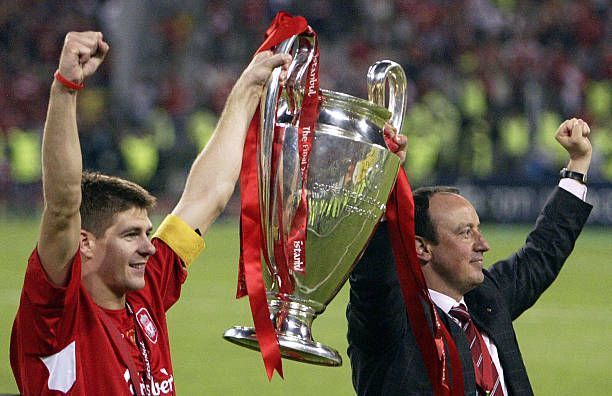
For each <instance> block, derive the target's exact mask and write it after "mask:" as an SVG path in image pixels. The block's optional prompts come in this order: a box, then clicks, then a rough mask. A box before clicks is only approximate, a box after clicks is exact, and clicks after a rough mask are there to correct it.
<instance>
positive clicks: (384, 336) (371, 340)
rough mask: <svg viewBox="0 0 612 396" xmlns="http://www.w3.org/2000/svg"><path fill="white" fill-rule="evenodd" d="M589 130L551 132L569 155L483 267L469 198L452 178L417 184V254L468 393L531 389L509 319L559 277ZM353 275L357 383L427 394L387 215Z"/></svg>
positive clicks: (577, 125)
mask: <svg viewBox="0 0 612 396" xmlns="http://www.w3.org/2000/svg"><path fill="white" fill-rule="evenodd" d="M589 133H590V130H589V127H588V125H587V124H586V123H585V122H584V121H582V120H577V119H571V120H567V121H565V122H564V123H563V124H561V126H560V127H559V129H558V130H557V133H556V136H555V137H556V139H557V141H558V142H559V143H560V144H561V145H562V146H563V147H564V148H565V149H566V150H567V152H568V153H569V157H570V160H569V163H568V165H567V168H564V169H563V171H562V172H561V181H560V182H559V186H558V187H557V188H556V189H555V190H554V192H553V193H552V194H551V196H550V197H549V199H548V201H547V202H546V205H545V206H544V208H543V210H542V212H541V214H540V216H539V217H538V219H537V222H536V226H535V229H534V230H533V231H532V232H531V233H530V234H529V235H528V237H527V241H526V243H525V245H524V246H523V247H522V248H521V249H520V250H519V251H518V252H516V253H514V254H513V255H512V256H510V257H509V258H507V259H506V260H503V261H500V262H497V263H495V264H494V265H493V266H492V267H491V268H489V269H488V270H487V269H484V268H483V255H484V253H485V252H486V251H488V250H489V245H488V243H487V241H486V240H485V238H484V236H483V235H482V233H481V231H480V229H479V219H478V215H477V213H476V211H475V209H474V207H473V206H472V205H471V204H470V203H469V202H468V201H467V200H466V199H465V198H463V197H462V196H461V195H459V192H458V190H456V189H453V188H448V187H429V188H421V189H417V190H415V191H414V201H415V233H416V238H415V246H416V252H417V257H418V259H419V262H420V264H421V268H422V270H423V275H424V276H425V280H426V282H427V287H428V289H429V293H430V296H431V299H432V301H433V302H434V303H435V305H436V307H437V309H438V313H439V315H440V318H441V321H442V322H443V323H444V325H445V326H446V327H447V328H448V330H449V332H450V333H451V335H452V337H453V339H454V341H455V344H456V346H457V349H458V351H459V355H460V358H461V366H462V370H463V380H464V390H465V394H466V395H474V394H488V393H487V392H490V394H492V395H530V394H533V391H532V389H531V385H530V383H529V378H528V376H527V372H526V369H525V365H524V363H523V359H522V357H521V352H520V350H519V346H518V343H517V340H516V334H515V332H514V328H513V326H512V321H513V320H514V319H516V318H517V317H518V316H519V315H520V314H521V313H523V312H524V311H525V310H526V309H528V308H529V307H531V306H532V305H533V304H534V303H535V302H536V300H537V299H538V298H539V297H540V295H541V294H542V293H543V292H544V290H546V288H547V287H548V286H550V284H551V283H552V282H553V281H554V279H555V278H556V277H557V275H558V273H559V271H560V270H561V267H562V266H563V263H564V262H565V260H566V259H567V257H568V256H569V254H570V253H571V251H572V249H573V247H574V243H575V241H576V239H577V238H578V235H579V234H580V231H581V230H582V227H583V225H584V224H585V222H586V220H587V218H588V215H589V213H590V211H591V208H592V206H591V205H589V204H587V203H586V202H584V199H585V197H586V185H585V182H586V176H585V175H586V173H587V171H588V168H589V165H590V162H591V153H592V148H591V143H590V141H589ZM350 285H351V295H350V302H349V305H348V308H347V319H348V323H349V330H348V341H349V347H348V354H349V356H350V359H351V365H352V370H353V385H354V387H355V390H356V391H357V393H358V394H359V395H385V396H387V395H431V394H433V390H432V385H431V383H430V381H429V378H428V376H427V370H426V367H425V363H424V360H423V358H422V355H421V353H420V351H419V348H418V344H417V341H416V339H415V337H414V335H413V333H412V329H411V327H410V325H409V322H408V320H407V317H406V309H405V305H404V300H403V298H402V292H401V288H400V284H399V281H398V278H397V274H396V268H395V260H394V257H393V253H392V249H391V243H390V240H389V236H388V232H387V227H386V224H385V223H381V224H380V226H379V227H378V230H377V232H376V233H375V235H374V237H373V238H372V241H371V242H370V245H369V246H368V248H367V249H366V251H365V253H364V255H363V257H362V258H361V260H360V261H359V263H358V264H357V266H356V267H355V270H354V271H353V273H352V274H351V276H350ZM451 370H452V367H451Z"/></svg>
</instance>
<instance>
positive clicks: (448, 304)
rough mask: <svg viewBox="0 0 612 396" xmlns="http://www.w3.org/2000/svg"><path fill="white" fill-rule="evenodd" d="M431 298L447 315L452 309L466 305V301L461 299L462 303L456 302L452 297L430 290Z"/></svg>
mask: <svg viewBox="0 0 612 396" xmlns="http://www.w3.org/2000/svg"><path fill="white" fill-rule="evenodd" d="M429 296H430V297H431V301H433V302H434V304H436V305H437V306H438V308H440V309H441V310H442V311H444V312H445V313H447V314H448V313H449V312H450V310H451V308H453V307H456V306H457V305H459V304H463V305H465V300H464V299H463V297H461V300H460V301H457V300H455V299H454V298H452V297H449V296H447V295H446V294H442V293H440V292H437V291H435V290H432V289H429Z"/></svg>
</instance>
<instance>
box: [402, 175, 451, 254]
mask: <svg viewBox="0 0 612 396" xmlns="http://www.w3.org/2000/svg"><path fill="white" fill-rule="evenodd" d="M438 193H449V194H459V189H458V188H455V187H446V186H431V187H420V188H417V189H416V190H414V191H413V192H412V197H413V199H414V231H415V234H416V235H418V236H420V237H423V238H425V239H427V240H428V241H431V242H433V243H438V236H437V235H436V229H435V227H434V224H433V222H432V221H431V216H430V213H429V200H430V199H431V197H433V196H434V195H435V194H438Z"/></svg>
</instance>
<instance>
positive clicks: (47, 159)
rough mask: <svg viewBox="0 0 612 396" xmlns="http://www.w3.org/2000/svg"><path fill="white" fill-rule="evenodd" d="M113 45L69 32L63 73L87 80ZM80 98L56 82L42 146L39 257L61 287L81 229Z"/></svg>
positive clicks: (99, 37)
mask: <svg viewBox="0 0 612 396" xmlns="http://www.w3.org/2000/svg"><path fill="white" fill-rule="evenodd" d="M108 49H109V47H108V44H107V43H105V42H104V41H103V38H102V33H99V32H81V33H76V32H70V33H68V34H67V35H66V39H65V40H64V47H63V48H62V54H61V56H60V61H59V67H58V71H59V74H60V75H61V76H63V77H64V78H66V79H67V80H69V81H72V82H73V83H76V84H79V83H81V82H83V80H84V79H85V78H86V77H88V76H90V75H91V74H93V73H94V72H95V71H96V70H97V68H98V66H100V64H101V63H102V61H103V60H104V57H105V56H106V53H107V52H108ZM60 78H61V77H60ZM76 98H77V92H76V91H75V90H73V89H69V88H67V87H66V86H64V85H62V84H61V83H60V82H59V81H58V80H57V79H55V80H54V81H53V84H52V85H51V94H50V98H49V108H48V110H47V120H46V122H45V129H44V135H43V144H42V178H43V193H44V209H43V214H42V220H41V226H40V235H39V238H38V255H39V257H40V260H41V263H42V265H43V268H44V269H45V271H46V272H47V275H48V276H49V279H50V280H51V281H52V282H53V283H55V284H57V285H64V284H65V283H66V280H67V277H68V273H69V271H70V266H69V265H70V262H71V258H72V257H73V256H74V254H75V253H76V251H77V247H78V245H79V232H80V229H81V218H80V215H79V206H80V204H81V173H82V159H81V147H80V144H79V136H78V131H77V124H76Z"/></svg>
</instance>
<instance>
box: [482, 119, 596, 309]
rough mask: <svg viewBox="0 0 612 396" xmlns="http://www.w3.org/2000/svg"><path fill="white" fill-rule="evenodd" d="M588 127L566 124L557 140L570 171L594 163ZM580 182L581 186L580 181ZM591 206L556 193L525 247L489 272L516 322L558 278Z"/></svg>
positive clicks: (585, 168) (577, 121) (581, 170)
mask: <svg viewBox="0 0 612 396" xmlns="http://www.w3.org/2000/svg"><path fill="white" fill-rule="evenodd" d="M589 134H590V128H589V126H588V125H587V124H586V123H585V122H584V121H582V120H580V119H575V118H573V119H571V120H567V121H565V122H563V123H562V124H561V125H560V126H559V128H558V129H557V132H556V134H555V138H556V139H557V141H558V142H559V144H561V146H563V148H565V149H566V150H567V152H568V154H569V162H568V164H567V169H568V170H570V171H573V172H578V173H582V174H584V175H586V174H587V172H588V170H589V165H590V163H591V155H592V147H591V142H590V141H589ZM576 183H578V182H576ZM591 209H592V206H591V205H590V204H588V203H586V202H584V201H582V199H580V198H578V197H576V196H575V195H574V194H573V193H570V192H568V191H566V190H565V189H563V188H557V189H556V190H555V192H553V194H552V195H551V196H550V197H549V199H548V201H547V202H546V205H545V206H544V208H543V209H542V211H541V213H540V216H539V217H538V219H537V221H536V225H535V228H534V230H533V231H531V232H530V233H529V235H528V236H527V240H526V243H525V245H524V246H523V247H522V248H521V249H520V250H519V251H518V252H516V253H515V254H513V255H512V256H511V257H510V258H509V259H507V260H504V261H501V262H498V263H496V264H494V265H493V266H492V267H491V268H490V271H489V272H490V274H491V275H492V276H493V278H494V279H495V280H496V282H497V283H498V285H499V286H500V288H501V289H502V292H503V295H504V297H505V299H506V301H507V303H508V306H509V307H511V314H512V319H515V318H517V317H518V316H519V315H520V314H521V313H523V312H524V311H525V310H526V309H527V308H529V307H531V306H532V305H533V304H534V303H535V302H536V300H537V299H538V298H539V297H540V295H541V294H542V293H543V292H544V291H545V290H546V288H547V287H548V286H550V284H551V283H552V282H553V281H554V280H555V279H556V277H557V275H558V274H559V271H560V270H561V268H562V266H563V264H564V263H565V261H566V259H567V258H568V257H569V255H570V254H571V252H572V250H573V249H574V245H575V243H576V240H577V238H578V236H579V234H580V232H581V230H582V227H583V226H584V224H585V223H586V221H587V219H588V216H589V213H590V212H591Z"/></svg>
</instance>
